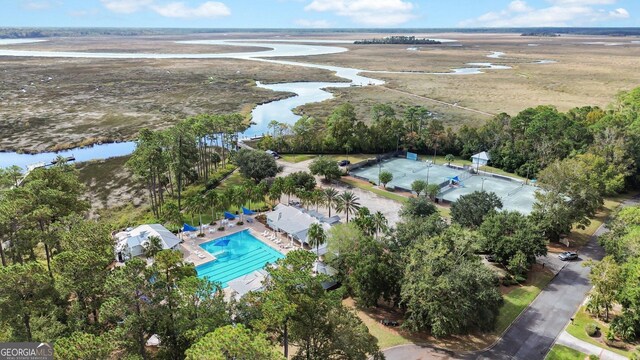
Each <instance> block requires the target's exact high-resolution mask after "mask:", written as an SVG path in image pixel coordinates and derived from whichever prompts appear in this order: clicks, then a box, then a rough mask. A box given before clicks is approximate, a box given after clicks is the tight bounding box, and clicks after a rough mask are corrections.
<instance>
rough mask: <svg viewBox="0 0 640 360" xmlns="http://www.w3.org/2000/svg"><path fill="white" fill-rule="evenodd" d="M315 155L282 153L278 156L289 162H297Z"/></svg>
mask: <svg viewBox="0 0 640 360" xmlns="http://www.w3.org/2000/svg"><path fill="white" fill-rule="evenodd" d="M315 157H316V155H311V154H284V155H280V158H281V159H282V160H284V161H286V162H290V163H299V162H302V161H306V160H310V159H313V158H315Z"/></svg>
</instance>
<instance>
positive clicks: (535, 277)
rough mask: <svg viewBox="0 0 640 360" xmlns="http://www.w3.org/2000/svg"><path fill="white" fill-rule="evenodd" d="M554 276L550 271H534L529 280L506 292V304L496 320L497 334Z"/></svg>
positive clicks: (500, 332) (505, 327)
mask: <svg viewBox="0 0 640 360" xmlns="http://www.w3.org/2000/svg"><path fill="white" fill-rule="evenodd" d="M552 278H553V275H552V274H551V273H550V272H547V271H545V272H541V271H533V272H531V273H530V274H529V279H527V282H526V283H525V284H524V285H523V286H520V287H516V288H514V289H513V290H511V291H509V292H508V293H506V294H505V295H504V296H503V298H504V305H502V307H501V308H500V313H499V314H498V319H497V321H496V330H495V334H496V335H500V334H502V332H504V331H505V330H506V329H507V327H508V326H509V325H510V324H511V323H512V322H513V321H514V320H515V319H516V317H518V315H520V313H521V312H522V311H523V310H524V309H525V308H526V307H527V306H528V305H529V304H531V302H532V301H533V300H534V299H535V298H536V296H538V294H539V293H540V292H541V291H542V289H543V288H544V287H545V286H547V284H548V283H549V281H551V279H552Z"/></svg>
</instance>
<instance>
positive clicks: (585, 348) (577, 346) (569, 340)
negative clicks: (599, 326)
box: [556, 331, 626, 360]
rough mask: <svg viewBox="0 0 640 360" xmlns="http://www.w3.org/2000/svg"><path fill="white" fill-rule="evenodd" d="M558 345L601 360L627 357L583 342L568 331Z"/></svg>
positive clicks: (559, 339)
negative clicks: (595, 356)
mask: <svg viewBox="0 0 640 360" xmlns="http://www.w3.org/2000/svg"><path fill="white" fill-rule="evenodd" d="M556 343H557V344H560V345H564V346H566V347H570V348H572V349H574V350H578V351H580V352H582V353H585V354H587V355H597V356H598V357H599V358H600V359H601V360H624V359H626V357H625V356H622V355H619V354H616V353H614V352H613V351H609V350H606V349H603V348H601V347H599V346H596V345H593V344H589V343H588V342H585V341H582V340H580V339H578V338H576V337H575V336H573V335H571V334H569V333H568V332H566V331H563V332H562V334H560V336H559V337H558V340H556Z"/></svg>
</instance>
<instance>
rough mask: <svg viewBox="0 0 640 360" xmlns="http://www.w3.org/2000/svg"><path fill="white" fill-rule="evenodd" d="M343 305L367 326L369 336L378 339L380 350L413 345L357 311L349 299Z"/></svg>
mask: <svg viewBox="0 0 640 360" xmlns="http://www.w3.org/2000/svg"><path fill="white" fill-rule="evenodd" d="M343 303H344V305H345V306H347V307H349V308H352V309H354V310H355V311H356V313H357V314H358V317H359V318H360V319H361V320H362V322H363V323H364V324H365V325H366V326H367V328H368V329H369V332H370V333H371V335H373V336H374V337H375V338H376V339H378V346H379V347H380V349H388V348H390V347H393V346H398V345H403V344H410V343H413V341H412V340H411V339H410V338H408V337H405V336H403V335H402V334H401V333H399V332H398V331H397V330H396V329H395V328H390V327H386V326H384V325H382V324H381V323H380V322H379V321H378V320H377V319H375V318H373V317H372V316H370V315H369V314H367V313H366V312H364V311H362V310H359V309H357V308H356V307H355V304H354V302H353V300H352V299H351V298H348V299H345V300H344V301H343Z"/></svg>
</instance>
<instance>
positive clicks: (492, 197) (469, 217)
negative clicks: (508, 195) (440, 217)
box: [451, 191, 502, 229]
mask: <svg viewBox="0 0 640 360" xmlns="http://www.w3.org/2000/svg"><path fill="white" fill-rule="evenodd" d="M497 209H502V201H501V200H500V198H498V196H497V195H496V194H495V193H490V192H486V191H474V192H472V193H471V194H468V195H462V196H460V197H459V198H458V200H456V201H455V202H454V203H453V204H451V220H452V221H453V222H455V223H457V224H460V225H461V226H464V227H467V228H471V229H475V228H477V227H478V226H480V225H481V224H482V222H483V221H484V218H485V216H487V215H489V214H491V213H492V212H495V211H496V210H497Z"/></svg>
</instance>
